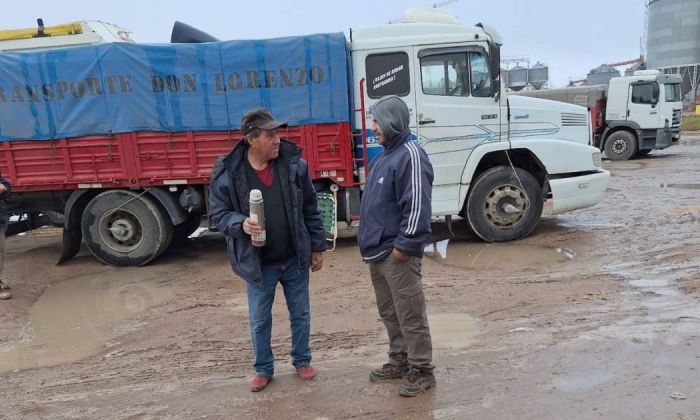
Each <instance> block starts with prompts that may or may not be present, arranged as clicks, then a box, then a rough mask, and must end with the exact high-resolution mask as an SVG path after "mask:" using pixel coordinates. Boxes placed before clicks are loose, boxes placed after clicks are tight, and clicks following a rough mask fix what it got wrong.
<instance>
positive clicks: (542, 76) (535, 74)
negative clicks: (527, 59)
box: [528, 61, 549, 90]
mask: <svg viewBox="0 0 700 420" xmlns="http://www.w3.org/2000/svg"><path fill="white" fill-rule="evenodd" d="M548 80H549V67H548V66H547V65H546V64H543V63H540V62H539V61H538V62H537V64H535V65H534V66H532V67H530V69H529V70H528V82H529V83H530V85H531V86H532V87H533V88H535V89H538V90H539V89H542V86H544V85H545V84H546V83H547V81H548Z"/></svg>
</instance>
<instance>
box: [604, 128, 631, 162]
mask: <svg viewBox="0 0 700 420" xmlns="http://www.w3.org/2000/svg"><path fill="white" fill-rule="evenodd" d="M636 153H637V139H636V138H635V137H634V134H632V133H630V132H629V131H624V130H620V131H616V132H614V133H612V134H611V135H609V136H608V138H607V140H605V155H606V156H607V157H608V159H610V160H627V159H630V158H631V157H633V156H634V155H635V154H636Z"/></svg>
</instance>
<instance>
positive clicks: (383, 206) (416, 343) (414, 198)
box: [358, 96, 435, 397]
mask: <svg viewBox="0 0 700 420" xmlns="http://www.w3.org/2000/svg"><path fill="white" fill-rule="evenodd" d="M370 115H371V116H372V131H373V132H374V135H375V137H376V139H377V141H378V142H379V144H381V145H382V146H383V147H384V150H383V151H382V152H381V153H380V154H379V155H378V156H377V157H376V158H375V160H374V161H373V162H372V165H371V167H370V170H369V174H368V176H367V182H366V184H365V190H364V194H363V196H362V202H361V208H360V229H359V232H358V242H359V245H360V252H361V254H362V258H363V259H364V261H365V262H366V263H368V264H369V270H370V275H371V277H372V285H373V286H374V292H375V295H376V298H377V308H378V309H379V315H380V316H381V318H382V321H383V322H384V325H385V327H386V330H387V334H388V336H389V361H388V363H386V364H384V365H383V366H382V367H380V368H377V369H374V370H373V371H372V372H370V374H369V379H370V380H371V381H382V380H386V379H393V378H402V377H403V378H404V383H403V384H402V385H401V386H400V388H399V394H401V395H403V396H407V397H412V396H416V395H420V394H422V393H424V392H425V391H426V390H427V389H428V388H431V387H433V386H435V376H433V369H434V366H433V363H432V341H431V338H430V328H429V327H428V317H427V315H426V311H425V298H424V296H423V284H422V281H421V258H422V257H423V246H424V245H423V244H424V242H425V241H426V240H427V239H428V236H430V217H431V206H430V200H431V192H432V183H433V168H432V166H431V164H430V161H429V160H428V156H427V155H426V153H425V151H423V149H421V148H420V147H419V146H418V145H417V144H416V142H414V141H411V131H410V130H409V128H408V126H409V118H410V113H409V111H408V107H407V106H406V104H405V103H404V102H403V101H402V100H401V99H399V98H398V97H396V96H389V97H386V98H382V99H380V100H379V101H377V102H376V103H375V104H374V105H373V106H372V107H371V108H370Z"/></svg>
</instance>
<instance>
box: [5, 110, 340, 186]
mask: <svg viewBox="0 0 700 420" xmlns="http://www.w3.org/2000/svg"><path fill="white" fill-rule="evenodd" d="M280 134H281V137H283V138H287V139H289V140H290V141H293V142H294V143H296V144H297V145H299V146H300V147H301V148H302V150H303V157H304V159H305V160H306V161H307V162H308V164H309V171H310V172H311V176H312V178H313V179H314V180H320V179H327V180H331V181H332V182H334V183H336V184H337V185H338V186H341V187H350V186H352V185H353V164H352V150H351V147H352V141H351V140H350V127H349V123H347V122H342V123H337V124H315V125H305V126H298V127H290V128H289V129H287V130H283V132H282V133H280ZM240 138H241V135H240V133H239V132H237V131H231V132H211V131H209V132H201V131H200V132H194V131H188V132H179V133H163V132H132V133H125V134H115V135H112V136H89V137H80V138H72V139H60V140H53V141H33V140H29V141H12V142H2V143H0V171H2V174H3V175H4V176H5V177H6V178H7V179H8V180H9V181H10V183H11V185H12V191H13V193H14V194H21V193H29V192H51V191H72V190H77V189H83V188H147V187H154V186H163V185H166V186H167V185H204V184H208V183H209V175H210V173H211V169H212V165H213V164H214V161H215V160H216V158H217V157H219V156H221V155H224V154H226V153H228V152H229V151H230V150H231V148H232V147H233V146H234V145H235V144H236V143H237V142H238V141H239V139H240Z"/></svg>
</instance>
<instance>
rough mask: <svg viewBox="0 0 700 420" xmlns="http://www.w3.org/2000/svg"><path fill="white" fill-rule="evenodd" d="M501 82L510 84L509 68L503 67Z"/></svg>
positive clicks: (506, 84)
mask: <svg viewBox="0 0 700 420" xmlns="http://www.w3.org/2000/svg"><path fill="white" fill-rule="evenodd" d="M501 84H502V85H505V86H506V87H507V86H508V70H506V69H504V68H503V67H501Z"/></svg>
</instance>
